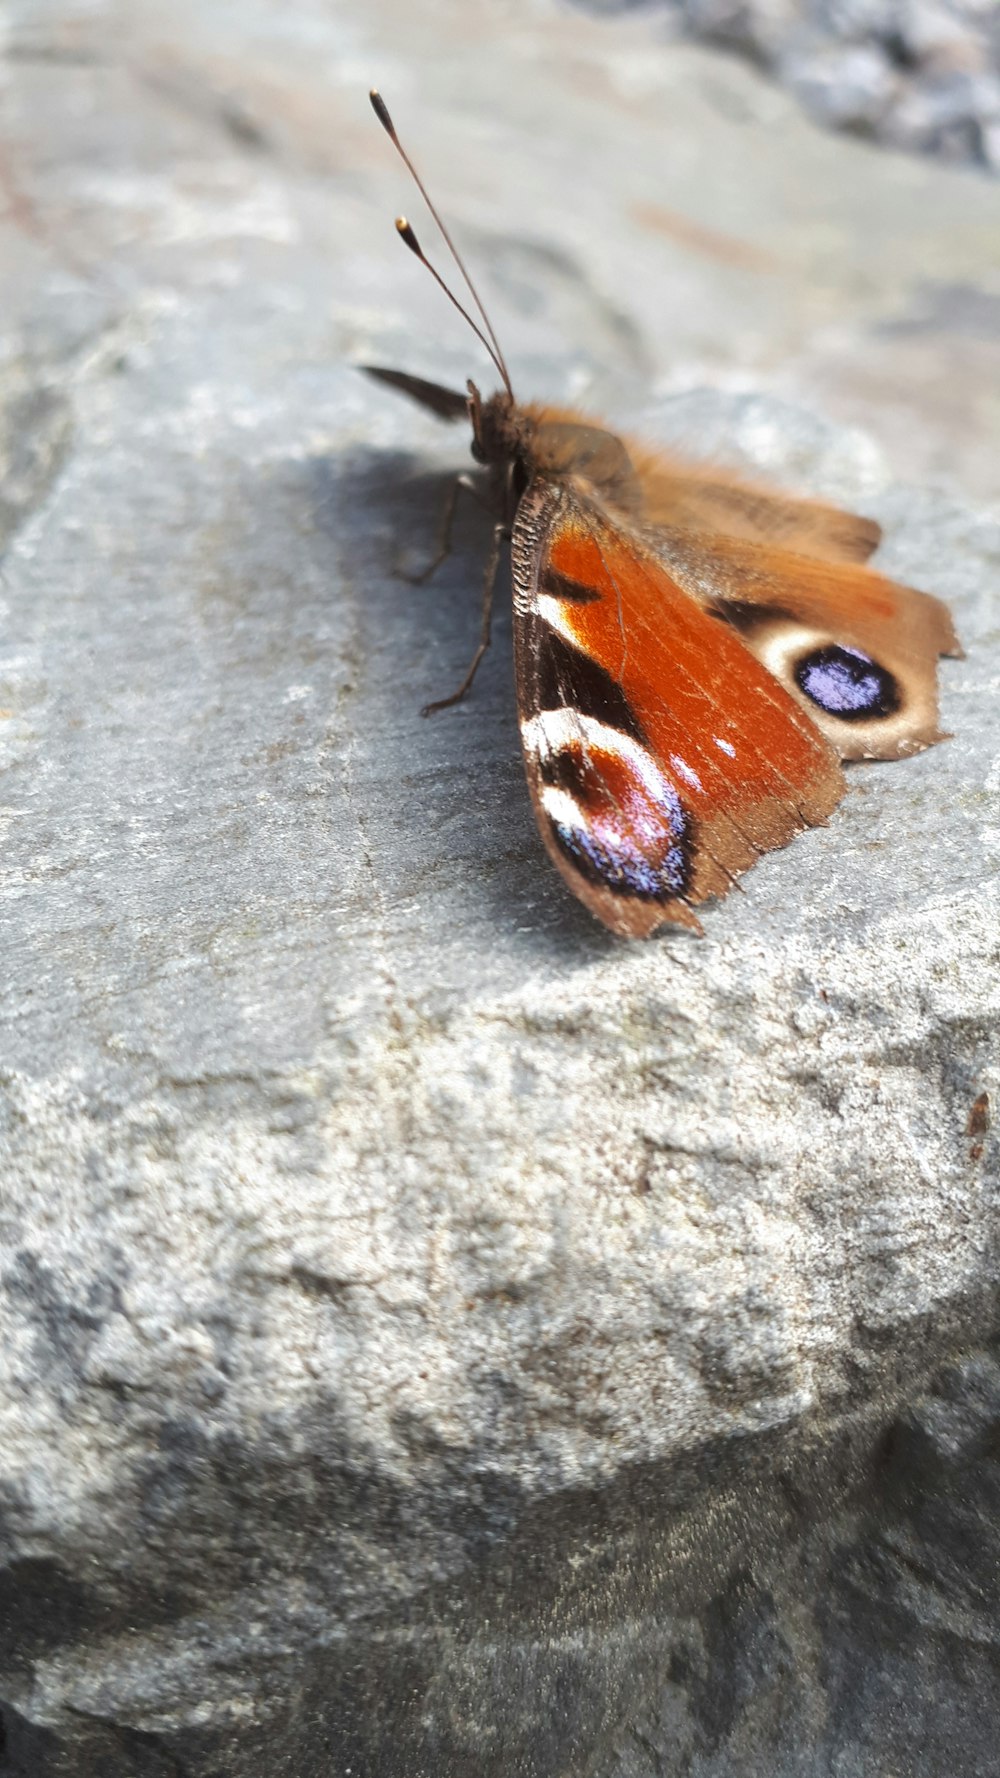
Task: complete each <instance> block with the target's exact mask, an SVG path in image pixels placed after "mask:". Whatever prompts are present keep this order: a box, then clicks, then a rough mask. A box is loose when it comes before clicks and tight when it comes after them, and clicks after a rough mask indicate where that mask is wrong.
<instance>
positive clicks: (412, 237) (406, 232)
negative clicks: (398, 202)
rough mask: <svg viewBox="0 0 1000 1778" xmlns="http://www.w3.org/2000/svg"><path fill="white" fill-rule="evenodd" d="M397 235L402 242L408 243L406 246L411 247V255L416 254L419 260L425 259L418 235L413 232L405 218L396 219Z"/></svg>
mask: <svg viewBox="0 0 1000 1778" xmlns="http://www.w3.org/2000/svg"><path fill="white" fill-rule="evenodd" d="M396 233H397V234H398V235H399V237H400V239H401V240H403V241H405V242H406V245H407V246H408V247H409V249H410V252H411V253H415V254H416V255H417V258H418V259H422V258H423V252H422V251H421V247H420V242H419V241H418V240H417V237H416V233H415V231H414V230H413V228H411V226H410V224H409V223H408V222H407V220H406V217H405V216H397V217H396Z"/></svg>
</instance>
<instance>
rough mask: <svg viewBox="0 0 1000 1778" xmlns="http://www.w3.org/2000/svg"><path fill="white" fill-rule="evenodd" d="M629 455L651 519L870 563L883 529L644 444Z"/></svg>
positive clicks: (817, 502) (839, 559)
mask: <svg viewBox="0 0 1000 1778" xmlns="http://www.w3.org/2000/svg"><path fill="white" fill-rule="evenodd" d="M629 455H630V457H631V459H632V463H633V465H634V468H635V473H636V476H637V477H638V480H639V484H640V486H641V488H642V496H643V510H644V513H645V517H646V521H647V523H648V524H650V525H665V526H668V527H671V528H676V529H683V530H688V531H700V532H707V533H709V534H710V535H712V534H721V535H722V536H724V537H734V538H742V539H743V540H744V541H745V542H748V543H764V544H767V545H769V546H770V547H772V548H779V549H787V550H796V551H798V552H800V553H801V554H802V555H806V556H813V557H816V558H817V559H819V560H821V561H826V562H866V561H867V560H868V557H869V556H870V555H871V554H872V552H873V550H875V549H876V548H877V547H878V543H879V540H880V538H881V535H882V532H881V528H880V526H879V525H878V524H876V522H875V520H874V519H865V518H861V517H860V516H859V515H858V514H857V513H851V512H843V511H841V509H840V508H839V507H837V506H828V505H827V504H826V503H825V502H824V501H822V500H800V499H797V498H796V497H795V496H794V495H791V494H784V493H780V492H778V491H777V490H776V489H773V488H768V487H763V486H761V485H760V484H758V483H756V482H753V481H749V480H745V479H743V478H742V477H741V476H737V475H732V474H730V473H729V472H728V471H722V470H718V471H717V470H713V469H711V468H710V467H709V466H707V465H706V466H699V465H696V464H690V463H683V462H681V461H679V460H678V459H674V458H671V457H670V456H668V455H667V454H665V453H664V452H662V451H654V450H650V449H649V448H648V447H646V446H643V445H641V444H635V443H632V444H630V445H629Z"/></svg>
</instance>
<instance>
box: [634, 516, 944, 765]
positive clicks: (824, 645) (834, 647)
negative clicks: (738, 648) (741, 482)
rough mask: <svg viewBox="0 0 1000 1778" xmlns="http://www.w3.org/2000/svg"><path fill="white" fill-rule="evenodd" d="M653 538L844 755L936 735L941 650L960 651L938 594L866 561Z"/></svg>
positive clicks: (873, 754)
mask: <svg viewBox="0 0 1000 1778" xmlns="http://www.w3.org/2000/svg"><path fill="white" fill-rule="evenodd" d="M655 548H656V551H657V554H658V555H659V557H660V559H661V560H662V561H663V562H664V564H665V565H666V566H667V568H668V570H669V572H670V573H671V574H672V575H673V576H674V577H675V578H676V580H677V581H678V582H679V583H680V584H681V586H683V587H684V588H685V590H686V591H687V592H689V593H690V594H691V595H692V597H694V598H696V599H698V600H699V602H700V603H701V604H702V605H704V606H705V607H706V609H708V610H710V611H713V612H715V613H716V615H717V616H719V617H721V618H723V619H724V620H725V621H726V622H728V623H729V624H731V625H733V626H734V627H735V628H736V629H737V630H738V631H739V633H740V635H741V636H742V638H743V641H744V642H745V644H746V646H747V647H748V648H749V649H751V651H752V652H753V653H754V654H755V655H756V656H757V657H758V659H759V660H760V661H761V662H762V663H763V665H764V666H765V667H767V669H768V671H769V672H771V673H773V674H774V676H775V678H776V679H778V680H780V682H781V683H782V685H783V686H784V687H785V689H786V690H787V691H788V692H789V693H790V694H791V696H792V697H794V698H795V699H796V701H797V702H798V703H800V704H801V705H802V707H803V709H805V710H807V711H808V713H809V715H810V716H811V717H812V719H813V721H814V722H816V723H817V724H818V726H819V727H820V728H821V729H822V731H823V733H824V734H825V735H826V736H827V738H828V739H829V740H830V742H831V743H832V745H833V746H834V747H835V748H836V750H837V752H838V753H839V755H840V757H841V758H842V759H897V758H899V757H900V756H902V755H905V754H908V753H916V752H919V751H920V750H921V749H922V748H924V747H929V746H930V745H931V744H932V743H933V742H935V741H940V740H942V739H943V738H944V737H943V736H942V734H941V730H940V729H939V727H938V695H937V661H938V656H939V655H942V654H945V655H961V652H962V650H961V647H960V644H959V642H958V638H957V636H956V635H955V631H954V628H953V625H952V621H951V615H950V613H949V611H948V609H947V607H946V606H944V605H943V604H942V603H941V601H940V599H935V598H932V597H931V596H930V594H928V593H921V592H918V591H917V590H916V588H914V587H907V586H901V585H899V584H898V583H897V582H896V581H893V580H888V579H887V578H886V577H885V576H884V575H881V574H876V573H874V572H873V570H872V569H870V568H865V567H861V566H858V565H856V564H855V565H851V564H848V563H837V562H830V561H817V560H815V559H813V558H812V557H810V556H808V555H804V554H798V553H795V552H792V551H790V550H786V549H778V548H774V547H767V546H764V545H759V544H752V543H747V542H743V541H740V540H738V539H733V538H729V537H721V536H716V537H712V536H705V535H698V534H695V533H692V532H688V531H681V530H666V529H661V530H660V531H659V532H658V533H657V536H656V540H655Z"/></svg>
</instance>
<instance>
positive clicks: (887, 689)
mask: <svg viewBox="0 0 1000 1778" xmlns="http://www.w3.org/2000/svg"><path fill="white" fill-rule="evenodd" d="M794 671H795V680H796V684H797V685H798V686H799V687H800V688H801V689H802V691H804V692H805V694H806V697H807V698H811V700H812V702H813V703H814V704H818V706H819V708H820V709H821V710H825V711H826V713H827V715H828V716H837V717H839V718H840V719H841V721H842V722H864V721H865V720H867V719H869V718H870V717H873V716H878V717H882V716H894V715H895V714H896V711H897V710H898V709H899V707H900V704H901V702H902V700H901V698H900V693H899V686H898V685H897V683H896V681H895V679H894V678H893V676H892V674H891V673H890V672H889V671H888V670H887V668H885V667H880V666H879V664H878V662H877V661H873V660H872V657H871V655H870V654H863V653H862V651H861V649H860V648H842V647H841V646H840V645H839V644H838V643H830V644H829V645H828V646H827V647H826V648H817V649H814V650H813V652H812V653H811V654H804V655H803V656H802V657H801V659H800V660H798V661H796V663H795V669H794Z"/></svg>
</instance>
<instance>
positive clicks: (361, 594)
mask: <svg viewBox="0 0 1000 1778" xmlns="http://www.w3.org/2000/svg"><path fill="white" fill-rule="evenodd" d="M308 472H309V481H310V499H311V505H312V509H313V515H314V521H315V524H316V526H317V529H318V530H319V532H320V533H321V534H322V536H323V537H325V538H326V539H328V540H329V542H330V544H331V545H332V547H333V549H334V550H335V552H336V556H337V559H338V562H339V566H340V569H341V580H340V588H339V595H338V596H342V597H344V598H345V599H346V600H348V601H349V602H350V604H351V606H352V609H353V614H354V627H355V634H356V639H357V642H356V663H357V689H356V696H355V697H354V699H353V700H352V704H351V707H350V711H349V720H348V722H347V723H346V724H345V727H344V729H343V730H342V732H341V733H340V735H339V738H338V743H337V744H338V745H339V746H340V747H342V748H344V749H347V748H355V749H357V750H358V751H359V753H360V754H361V755H362V756H363V757H364V760H365V780H366V792H367V794H368V795H369V806H370V810H371V816H372V819H371V820H370V822H369V838H370V849H371V852H372V861H373V870H374V871H375V872H376V873H377V875H378V879H379V883H380V887H381V892H382V894H383V895H388V896H389V899H390V902H391V903H392V904H393V906H394V911H395V913H396V914H398V916H399V917H400V918H402V910H403V909H404V907H406V906H407V905H410V904H412V903H419V916H420V921H421V922H422V923H425V924H426V925H427V926H428V928H429V930H430V933H431V936H432V941H433V943H434V944H436V945H443V944H447V943H450V942H457V940H456V939H455V937H454V928H455V927H456V925H457V926H460V927H462V928H463V929H464V930H465V932H466V934H467V935H468V934H472V935H474V936H475V938H476V942H478V943H486V942H488V943H489V945H490V946H491V947H496V945H497V944H498V942H500V940H501V935H503V934H504V933H507V934H509V935H511V943H512V944H514V945H516V948H517V951H518V953H519V954H520V955H521V956H526V957H527V959H528V960H529V962H532V963H538V962H544V961H548V962H556V961H559V962H566V961H571V962H575V963H577V964H578V963H579V962H580V961H581V960H582V959H583V958H587V957H592V958H593V959H594V960H598V959H602V958H606V957H607V955H608V954H609V951H614V950H616V949H617V948H618V947H619V946H620V945H621V940H620V939H616V938H615V937H614V936H613V935H612V934H610V933H608V932H605V931H604V930H603V929H602V928H600V927H599V926H598V925H597V924H596V923H595V921H594V920H593V918H592V917H591V916H590V915H589V914H588V913H587V912H586V910H585V909H584V908H583V907H582V906H580V905H579V904H578V903H577V902H576V901H575V899H574V898H573V897H572V896H571V895H570V894H569V893H568V892H567V890H566V888H565V886H564V885H563V884H562V883H561V881H560V880H559V878H558V876H557V874H556V872H554V871H553V869H552V867H551V864H550V863H549V861H548V859H547V858H546V856H545V853H544V849H543V847H542V845H541V842H540V840H539V837H538V833H537V829H536V826H535V822H534V818H533V815H532V811H531V804H530V799H529V796H528V792H527V788H526V784H525V778H524V769H523V765H522V761H521V748H520V737H519V732H518V723H517V707H516V698H515V689H514V669H513V653H512V623H511V590H510V570H509V563H508V560H507V552H506V551H504V553H503V556H502V558H501V563H500V568H499V571H498V574H497V579H496V586H495V592H494V604H493V628H492V644H491V647H490V649H489V650H488V651H487V653H486V655H485V657H484V659H483V661H482V663H481V666H480V668H479V671H478V673H477V675H476V678H475V682H474V684H473V686H472V688H471V690H470V692H469V694H468V697H467V698H466V699H465V700H464V701H463V702H462V703H461V704H459V705H457V706H455V707H454V708H451V709H445V710H441V711H437V712H435V713H434V714H432V715H430V716H429V717H426V718H425V717H423V716H422V714H421V711H422V708H423V706H424V705H425V704H426V703H428V702H432V701H433V700H435V699H437V698H442V697H447V696H448V695H449V694H450V693H451V692H453V691H454V690H455V689H457V687H458V685H459V684H460V683H461V681H462V679H463V677H464V674H465V672H466V670H467V668H468V665H469V662H470V659H471V657H472V654H473V650H474V648H475V646H476V642H477V640H478V637H479V627H480V613H481V607H482V589H483V578H484V571H485V565H486V561H487V556H488V551H489V544H490V534H491V526H492V522H493V521H492V516H491V513H490V512H489V511H488V510H487V509H486V508H485V507H484V506H481V505H479V504H478V503H477V501H476V500H475V499H474V498H473V497H472V496H471V495H463V496H462V497H460V499H459V505H458V510H457V513H456V519H455V525H454V532H453V538H452V547H451V550H450V552H449V554H448V555H447V556H446V557H445V559H444V560H443V561H442V562H441V563H440V564H439V565H438V567H437V568H436V570H435V571H434V573H433V574H431V575H430V576H429V577H428V579H427V580H426V581H423V582H422V583H420V584H414V578H413V577H414V576H415V575H416V574H418V573H419V572H420V571H421V570H422V569H424V568H426V566H427V565H428V564H429V563H430V562H431V561H432V560H433V557H434V555H435V553H436V548H437V537H438V527H439V522H440V516H441V513H442V511H443V508H444V504H445V502H446V500H447V497H448V494H449V491H450V489H451V487H452V486H453V483H454V480H455V475H456V473H457V470H451V471H445V470H441V469H438V468H432V469H428V466H427V463H426V461H421V460H420V459H418V458H416V457H415V456H413V455H411V454H409V453H407V452H403V451H395V450H393V451H377V450H372V449H370V448H367V447H365V448H362V449H358V450H353V451H349V452H346V453H340V454H338V455H337V456H336V457H333V456H330V457H314V458H311V459H309V463H308ZM435 903H436V904H437V905H438V908H439V910H440V913H439V916H438V918H435V917H434V915H433V912H432V911H431V910H432V907H433V904H435ZM669 937H671V938H673V937H675V935H672V934H671V935H669Z"/></svg>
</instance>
